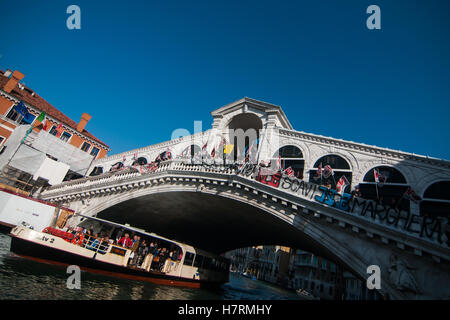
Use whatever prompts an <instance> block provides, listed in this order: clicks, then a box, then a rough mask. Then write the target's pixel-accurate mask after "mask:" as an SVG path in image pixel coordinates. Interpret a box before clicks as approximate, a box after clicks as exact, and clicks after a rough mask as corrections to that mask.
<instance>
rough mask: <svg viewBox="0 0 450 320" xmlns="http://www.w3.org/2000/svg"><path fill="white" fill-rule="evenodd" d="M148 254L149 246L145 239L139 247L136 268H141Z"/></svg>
mask: <svg viewBox="0 0 450 320" xmlns="http://www.w3.org/2000/svg"><path fill="white" fill-rule="evenodd" d="M147 253H148V246H147V242H146V241H145V239H144V240H142V242H141V243H140V244H139V247H138V249H137V259H136V266H140V265H141V264H142V261H143V260H144V258H145V256H146V255H147Z"/></svg>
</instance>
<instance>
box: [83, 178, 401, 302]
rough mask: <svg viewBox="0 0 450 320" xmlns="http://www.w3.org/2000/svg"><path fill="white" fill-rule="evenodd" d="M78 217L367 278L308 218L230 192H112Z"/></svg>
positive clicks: (359, 261) (348, 251)
mask: <svg viewBox="0 0 450 320" xmlns="http://www.w3.org/2000/svg"><path fill="white" fill-rule="evenodd" d="M83 214H85V215H89V216H97V217H99V218H102V219H106V220H111V221H115V222H118V223H122V224H125V223H129V224H130V225H132V226H136V227H139V228H143V229H145V230H146V231H150V232H155V233H157V234H161V235H163V236H165V237H168V238H172V239H176V240H179V241H182V242H186V243H189V244H192V245H194V246H197V247H199V248H202V249H205V250H208V251H212V252H216V253H223V252H226V251H229V250H233V249H237V248H242V247H248V246H254V245H274V244H277V245H286V246H289V247H293V248H299V249H302V250H305V251H309V252H313V253H315V254H317V255H319V256H323V257H325V258H327V259H329V260H332V261H334V262H336V263H339V264H341V265H344V266H345V267H346V268H347V269H348V270H350V271H352V272H353V273H354V274H355V275H356V276H358V277H359V278H361V279H363V280H364V279H365V278H366V277H367V273H366V272H367V266H368V265H369V263H368V262H367V261H365V259H364V257H362V256H360V255H358V254H357V253H355V252H354V251H353V250H352V246H351V245H348V246H342V245H341V244H340V243H339V241H337V240H336V238H335V236H334V235H333V234H331V233H330V232H328V231H327V230H326V229H324V228H323V226H321V225H320V224H317V223H316V222H315V221H314V218H309V219H308V218H304V217H302V218H299V216H298V215H293V216H291V215H286V214H284V213H282V212H280V211H279V210H277V209H274V208H272V207H270V206H268V205H267V203H262V202H260V201H249V199H248V198H245V197H243V196H242V195H238V194H236V193H229V192H217V191H208V190H206V189H203V190H202V187H201V186H200V187H199V186H192V187H186V186H178V187H175V188H174V187H173V186H167V187H165V186H161V187H158V188H148V189H142V190H137V192H135V193H133V195H130V194H128V193H125V194H117V195H115V196H114V197H112V198H110V199H109V200H108V201H99V202H98V203H97V204H93V205H91V206H89V207H88V208H86V210H84V212H83ZM268 239H270V240H268ZM384 283H385V287H384V288H383V291H382V292H380V293H381V294H384V292H385V290H389V285H386V284H387V283H388V281H386V282H384ZM393 292H395V291H393Z"/></svg>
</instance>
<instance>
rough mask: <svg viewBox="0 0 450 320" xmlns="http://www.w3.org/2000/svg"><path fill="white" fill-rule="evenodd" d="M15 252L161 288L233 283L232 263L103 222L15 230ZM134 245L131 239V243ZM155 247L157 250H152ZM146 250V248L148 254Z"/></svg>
mask: <svg viewBox="0 0 450 320" xmlns="http://www.w3.org/2000/svg"><path fill="white" fill-rule="evenodd" d="M90 222H92V223H95V225H96V227H97V229H98V228H101V230H107V231H106V236H103V237H95V236H93V235H89V232H85V231H86V230H87V229H88V228H87V229H85V228H83V227H82V225H83V226H88V225H89V223H90ZM119 232H120V233H121V234H122V236H123V237H122V238H127V236H126V234H128V235H129V237H128V239H132V238H133V237H134V236H136V237H140V239H139V241H138V242H139V243H138V244H134V243H133V244H132V245H131V246H126V245H125V244H126V241H123V243H122V242H120V244H118V241H114V240H113V239H114V238H115V237H117V234H118V233H119ZM9 235H10V236H11V251H12V252H14V253H15V254H18V255H20V256H23V257H25V258H29V259H32V260H36V261H39V262H45V263H53V264H62V265H77V266H79V267H80V269H82V270H85V271H88V272H94V273H102V274H106V275H109V276H115V277H123V278H128V279H132V280H140V281H148V282H153V283H157V284H164V285H173V286H184V287H193V288H200V287H210V286H218V285H220V284H223V283H225V282H228V279H229V267H230V262H229V259H227V258H225V257H222V256H218V255H214V254H211V253H209V252H206V251H203V250H201V249H198V248H194V247H193V246H190V245H187V244H184V243H180V242H177V241H173V240H170V239H167V238H164V237H162V236H159V235H156V234H154V233H149V232H146V231H144V230H142V229H138V228H134V227H131V226H128V225H121V224H117V223H114V222H110V221H106V220H103V219H99V218H93V217H84V221H83V222H82V223H80V224H79V226H78V227H77V228H74V230H69V231H66V230H65V229H59V228H56V227H48V228H45V229H44V230H42V232H39V231H36V230H32V229H30V228H27V227H24V226H16V227H14V228H13V229H12V230H11V232H10V234H9ZM128 241H131V240H128ZM152 245H153V246H152ZM145 248H147V249H145Z"/></svg>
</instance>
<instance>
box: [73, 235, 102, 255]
mask: <svg viewBox="0 0 450 320" xmlns="http://www.w3.org/2000/svg"><path fill="white" fill-rule="evenodd" d="M75 239H77V235H75ZM76 243H77V244H78V245H79V246H81V247H83V248H86V249H89V250H92V251H95V252H96V253H100V254H105V253H107V252H108V249H109V248H110V246H111V243H109V240H107V239H104V238H101V237H94V236H91V235H89V234H83V238H81V235H79V238H78V241H76Z"/></svg>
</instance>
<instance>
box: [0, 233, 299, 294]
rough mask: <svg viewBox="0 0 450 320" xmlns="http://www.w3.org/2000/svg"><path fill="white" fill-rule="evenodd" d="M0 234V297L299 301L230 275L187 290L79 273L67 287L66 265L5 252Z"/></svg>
mask: <svg viewBox="0 0 450 320" xmlns="http://www.w3.org/2000/svg"><path fill="white" fill-rule="evenodd" d="M10 243H11V238H10V237H9V236H7V235H4V234H0V299H1V300H4V299H12V300H15V299H21V300H22V299H23V300H25V299H27V300H28V299H33V300H36V299H37V300H47V299H52V300H54V299H56V300H116V299H119V300H180V299H182V300H238V299H244V300H245V299H249V300H260V299H264V300H300V297H298V296H297V295H296V294H295V292H293V291H289V290H286V289H283V288H279V287H277V286H274V285H271V284H268V283H265V282H262V281H257V280H251V279H248V278H245V277H242V276H240V275H237V274H233V273H231V274H230V281H229V282H228V283H226V284H224V285H222V286H221V287H220V288H216V289H214V290H212V289H190V288H177V287H170V286H161V285H156V284H152V283H148V282H140V281H132V280H126V279H121V278H113V277H108V276H103V275H98V274H93V273H88V272H84V271H82V272H81V289H80V290H78V289H68V288H67V286H66V281H67V278H68V277H69V276H70V274H67V273H66V268H65V267H62V266H55V265H50V264H44V263H39V262H35V261H31V260H27V259H25V258H22V257H19V256H17V255H15V254H14V253H12V252H10V251H9V248H10Z"/></svg>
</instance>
